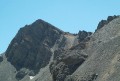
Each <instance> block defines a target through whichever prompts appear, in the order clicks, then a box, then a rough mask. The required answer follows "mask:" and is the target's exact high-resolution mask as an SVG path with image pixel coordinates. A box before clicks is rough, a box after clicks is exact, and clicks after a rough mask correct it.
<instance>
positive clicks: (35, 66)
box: [5, 20, 63, 74]
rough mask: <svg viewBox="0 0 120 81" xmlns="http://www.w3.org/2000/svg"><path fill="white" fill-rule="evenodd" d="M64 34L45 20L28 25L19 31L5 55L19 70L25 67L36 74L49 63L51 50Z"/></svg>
mask: <svg viewBox="0 0 120 81" xmlns="http://www.w3.org/2000/svg"><path fill="white" fill-rule="evenodd" d="M62 33H63V32H62V31H61V30H59V29H57V28H56V27H54V26H52V25H51V24H49V23H47V22H45V21H43V20H37V21H35V22H34V23H33V24H31V25H26V26H25V27H23V28H21V29H20V30H19V31H18V34H17V35H16V36H15V38H14V39H13V40H12V42H11V43H10V45H9V47H8V49H7V51H6V54H5V55H6V57H7V60H8V61H9V62H10V63H11V64H12V65H14V66H15V68H16V69H17V70H20V69H21V68H23V67H25V68H28V69H30V70H34V72H35V74H36V73H37V72H38V71H39V69H40V68H41V67H45V66H46V65H47V64H48V63H49V61H50V57H51V54H52V52H51V50H50V48H51V47H52V46H53V45H54V44H55V42H56V40H57V39H59V38H60V36H61V34H62Z"/></svg>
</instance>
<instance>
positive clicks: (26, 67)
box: [0, 16, 120, 81]
mask: <svg viewBox="0 0 120 81" xmlns="http://www.w3.org/2000/svg"><path fill="white" fill-rule="evenodd" d="M119 50H120V17H119V16H109V17H108V18H107V20H104V21H103V20H102V21H101V22H100V23H99V24H98V27H97V29H96V31H95V33H91V32H86V31H79V33H78V34H71V33H67V32H64V31H62V30H60V29H58V28H56V27H55V26H53V25H51V24H49V23H47V22H45V21H43V20H41V19H39V20H37V21H35V22H34V23H32V24H31V25H26V26H25V27H23V28H21V29H20V30H19V31H18V33H17V34H16V36H15V37H14V39H13V40H12V41H11V43H10V45H9V47H8V49H7V50H6V52H5V54H2V55H1V56H0V81H119V80H120V78H119V76H120V73H119V70H120V67H119V65H120V64H119V63H120V51H119Z"/></svg>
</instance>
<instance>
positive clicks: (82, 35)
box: [78, 31, 92, 42]
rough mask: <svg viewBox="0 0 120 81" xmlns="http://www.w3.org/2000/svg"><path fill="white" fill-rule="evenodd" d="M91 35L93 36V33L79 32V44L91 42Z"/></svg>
mask: <svg viewBox="0 0 120 81" xmlns="http://www.w3.org/2000/svg"><path fill="white" fill-rule="evenodd" d="M91 34H92V32H86V31H79V33H78V36H79V37H78V39H79V42H83V41H89V40H88V37H89V36H90V35H91Z"/></svg>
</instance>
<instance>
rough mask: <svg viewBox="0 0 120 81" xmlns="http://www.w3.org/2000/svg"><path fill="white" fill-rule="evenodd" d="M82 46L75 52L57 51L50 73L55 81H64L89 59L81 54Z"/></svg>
mask: <svg viewBox="0 0 120 81" xmlns="http://www.w3.org/2000/svg"><path fill="white" fill-rule="evenodd" d="M79 49H81V46H79V45H78V46H77V49H74V50H57V51H55V53H54V54H55V56H56V57H55V59H54V61H53V63H51V65H50V67H49V68H50V72H51V74H52V76H53V79H54V81H64V79H65V78H66V77H67V76H68V75H71V74H72V73H73V72H74V71H75V70H76V69H77V68H78V67H79V66H80V65H81V64H82V63H83V62H84V61H85V59H86V58H87V57H88V55H86V54H81V52H80V50H79Z"/></svg>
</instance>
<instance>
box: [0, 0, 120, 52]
mask: <svg viewBox="0 0 120 81" xmlns="http://www.w3.org/2000/svg"><path fill="white" fill-rule="evenodd" d="M109 15H120V0H0V26H1V28H0V30H1V31H0V53H2V52H5V50H6V49H7V47H8V45H9V43H10V42H11V40H12V39H13V37H14V36H15V35H16V33H17V31H18V30H19V28H20V27H23V26H24V25H26V24H31V23H32V22H34V21H35V20H37V19H43V20H45V21H47V22H49V23H51V24H53V25H54V26H56V27H58V28H60V29H61V30H64V31H68V32H71V33H77V32H78V31H79V30H86V31H92V32H94V30H95V29H96V27H97V24H98V22H99V21H100V20H101V19H106V18H107V16H109Z"/></svg>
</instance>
